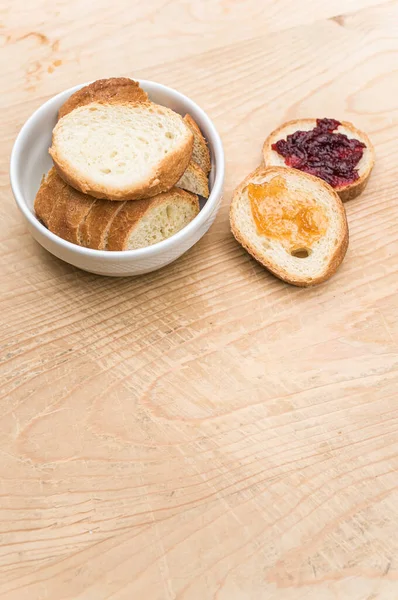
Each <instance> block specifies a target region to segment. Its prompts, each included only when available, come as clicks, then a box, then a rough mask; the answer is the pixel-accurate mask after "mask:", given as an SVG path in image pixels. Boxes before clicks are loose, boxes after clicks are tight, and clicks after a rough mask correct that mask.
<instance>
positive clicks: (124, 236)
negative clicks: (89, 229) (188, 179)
mask: <svg viewBox="0 0 398 600" xmlns="http://www.w3.org/2000/svg"><path fill="white" fill-rule="evenodd" d="M171 194H173V196H174V197H175V196H179V197H180V198H183V199H184V200H186V201H188V202H191V203H192V204H193V205H194V206H195V207H196V208H197V209H198V211H199V200H198V197H197V196H195V195H194V194H191V193H190V192H186V191H184V190H181V189H179V188H172V189H171V190H169V191H167V192H163V193H161V194H158V195H157V196H156V197H155V198H147V199H142V200H137V201H136V202H126V203H125V204H124V206H123V208H122V210H121V211H120V212H119V213H118V214H117V216H116V218H115V219H114V221H113V223H112V225H111V228H110V231H109V235H108V244H107V247H106V249H107V250H111V251H118V250H126V249H127V245H128V240H129V237H130V235H131V232H132V231H133V230H134V228H135V227H136V226H137V225H138V223H139V222H140V220H141V219H142V217H143V216H144V215H145V214H146V213H147V212H148V211H149V210H150V209H151V208H154V207H155V206H156V205H158V204H162V203H163V202H165V201H167V200H168V199H169V198H170V195H171Z"/></svg>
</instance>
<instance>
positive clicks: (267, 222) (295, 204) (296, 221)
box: [247, 175, 328, 251]
mask: <svg viewBox="0 0 398 600" xmlns="http://www.w3.org/2000/svg"><path fill="white" fill-rule="evenodd" d="M247 191H248V196H249V200H250V204H251V210H252V215H253V219H254V222H255V224H256V228H257V232H258V233H259V234H260V235H261V234H263V235H266V236H267V237H270V238H274V239H278V240H280V242H281V243H282V244H283V246H285V247H286V248H288V249H289V250H290V251H293V250H295V249H296V248H300V247H307V248H308V247H310V246H311V245H312V244H314V243H315V242H317V241H318V240H319V239H320V238H321V237H322V236H323V235H324V234H325V232H326V229H327V225H328V219H327V216H326V214H325V211H324V210H323V209H322V208H321V207H320V206H318V205H317V204H316V202H315V200H314V199H313V198H311V197H308V196H307V195H306V194H304V192H302V191H299V190H297V191H294V192H292V191H291V190H289V189H288V188H287V186H286V183H285V180H284V178H283V177H281V176H279V175H278V176H276V177H274V178H273V179H271V180H270V181H268V182H266V183H262V184H255V183H249V185H248V186H247Z"/></svg>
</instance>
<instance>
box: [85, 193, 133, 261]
mask: <svg viewBox="0 0 398 600" xmlns="http://www.w3.org/2000/svg"><path fill="white" fill-rule="evenodd" d="M124 205H125V202H111V201H110V200H97V201H96V202H95V204H94V206H93V207H92V209H91V210H90V212H89V213H88V215H87V217H86V218H85V219H84V221H83V223H82V224H81V227H80V240H81V245H82V246H86V248H93V249H94V250H106V247H107V243H108V235H109V231H110V228H111V225H112V223H113V220H114V219H115V217H116V215H117V214H118V213H119V212H120V211H121V210H122V208H123V206H124Z"/></svg>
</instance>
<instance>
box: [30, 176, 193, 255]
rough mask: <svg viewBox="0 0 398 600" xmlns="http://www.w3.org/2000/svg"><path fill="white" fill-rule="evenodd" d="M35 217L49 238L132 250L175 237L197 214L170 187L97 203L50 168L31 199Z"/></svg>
mask: <svg viewBox="0 0 398 600" xmlns="http://www.w3.org/2000/svg"><path fill="white" fill-rule="evenodd" d="M34 208H35V212H36V215H37V217H38V218H39V219H40V220H41V221H42V223H44V225H45V226H46V227H47V228H48V229H49V230H50V231H52V232H53V233H55V235H58V236H59V237H61V238H63V239H65V240H67V241H68V242H72V243H73V244H77V245H80V246H85V247H87V248H93V249H94V250H134V249H136V248H142V247H145V246H149V245H151V244H155V243H157V242H160V241H162V240H165V239H167V238H168V237H170V236H172V235H174V233H177V231H179V230H180V229H182V228H183V227H185V225H187V224H188V223H190V221H192V219H193V218H194V217H196V215H197V214H198V213H199V201H198V197H197V196H195V195H194V194H191V193H189V192H186V191H184V190H182V189H179V188H176V187H175V188H172V189H171V190H169V191H168V192H162V193H161V194H158V195H157V196H154V197H153V198H146V199H142V200H136V201H134V202H111V201H110V200H98V199H96V198H93V197H92V196H88V195H87V194H83V193H82V192H79V191H77V190H75V189H74V188H72V187H71V186H70V185H68V184H67V183H65V182H64V181H63V179H61V177H59V175H58V174H57V172H56V171H55V169H54V168H52V169H51V170H50V171H49V173H48V174H47V176H46V177H45V178H43V181H42V183H41V186H40V189H39V191H38V193H37V195H36V199H35V203H34Z"/></svg>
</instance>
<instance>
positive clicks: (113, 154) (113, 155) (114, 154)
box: [109, 150, 117, 158]
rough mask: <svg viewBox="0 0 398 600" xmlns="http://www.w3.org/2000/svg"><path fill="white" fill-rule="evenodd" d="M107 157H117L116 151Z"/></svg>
mask: <svg viewBox="0 0 398 600" xmlns="http://www.w3.org/2000/svg"><path fill="white" fill-rule="evenodd" d="M109 156H110V157H111V158H114V157H115V156H117V150H114V151H113V152H111V153H110V155H109Z"/></svg>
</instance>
